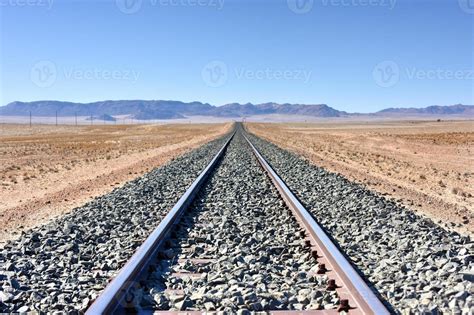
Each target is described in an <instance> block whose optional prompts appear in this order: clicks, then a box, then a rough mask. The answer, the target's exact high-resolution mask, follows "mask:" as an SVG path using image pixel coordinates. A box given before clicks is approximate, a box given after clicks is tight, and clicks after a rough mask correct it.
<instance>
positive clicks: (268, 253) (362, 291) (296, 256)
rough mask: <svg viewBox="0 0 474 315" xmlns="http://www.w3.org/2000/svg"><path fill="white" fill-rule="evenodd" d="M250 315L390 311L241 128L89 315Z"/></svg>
mask: <svg viewBox="0 0 474 315" xmlns="http://www.w3.org/2000/svg"><path fill="white" fill-rule="evenodd" d="M250 190H251V191H250ZM243 309H244V310H248V311H285V312H287V311H296V312H301V311H324V312H327V313H337V312H348V313H349V314H388V313H389V312H388V310H387V309H386V308H385V306H384V305H383V303H382V302H381V301H380V300H379V299H378V298H377V297H376V295H375V294H374V293H373V291H372V290H371V289H370V287H369V286H368V285H367V284H366V283H365V281H364V280H363V279H362V278H361V277H360V276H359V274H358V273H357V271H356V270H355V269H354V268H353V267H352V265H351V264H350V263H349V262H348V261H347V260H346V258H345V257H344V255H343V254H342V253H341V252H340V251H339V250H338V248H337V247H336V246H335V244H334V243H332V241H331V239H330V238H329V237H328V236H327V235H326V234H325V232H324V231H323V230H322V229H321V227H320V226H319V225H318V224H317V223H316V221H315V220H314V219H313V217H312V216H311V215H310V214H309V212H308V211H307V210H306V209H305V208H304V207H303V206H302V205H301V203H300V202H299V201H298V199H297V198H296V197H295V196H294V195H293V193H292V192H291V191H290V190H289V189H288V187H287V186H286V185H285V183H284V182H283V181H282V180H281V178H280V177H279V176H278V175H277V174H276V173H275V172H274V170H273V169H272V168H271V166H270V165H269V164H268V163H267V162H266V161H265V159H264V158H263V157H262V155H261V154H260V153H259V152H258V150H257V149H256V148H255V147H254V145H253V144H252V143H251V142H250V141H249V139H248V138H247V137H246V136H245V132H244V131H243V128H242V127H241V126H240V125H237V127H236V131H235V133H234V134H233V135H232V136H231V137H230V138H229V139H228V140H227V141H226V142H225V144H224V145H223V147H222V148H221V149H220V151H219V152H218V153H217V154H216V156H215V157H214V158H213V159H212V161H211V162H210V163H209V165H208V166H207V167H206V168H205V169H204V171H203V172H202V173H201V174H200V175H199V177H198V178H197V179H196V180H195V181H194V182H193V184H192V185H191V186H190V187H189V189H188V190H187V191H186V192H185V193H184V195H183V196H182V197H181V198H180V199H179V201H178V202H177V204H176V205H175V206H174V207H173V208H172V209H171V210H170V212H169V213H168V214H167V215H166V217H165V218H164V219H163V220H162V221H161V222H160V224H159V225H158V227H157V228H156V229H155V230H154V231H153V232H152V233H151V234H150V236H149V237H148V238H147V239H146V240H145V242H144V243H143V244H142V245H141V246H140V247H139V249H138V250H137V251H136V253H135V254H134V255H133V257H132V258H131V259H130V260H129V261H128V262H127V264H126V265H125V266H124V267H123V268H122V269H121V270H120V272H119V273H118V275H117V276H116V277H115V278H114V279H113V280H112V281H111V282H110V283H109V284H108V286H107V287H106V288H105V290H104V291H103V292H102V294H101V295H100V296H99V297H98V298H97V299H96V300H95V301H94V302H93V304H92V305H91V306H90V307H89V308H88V310H87V314H99V313H127V312H145V313H146V312H154V311H163V310H167V311H192V312H198V313H200V312H205V311H229V312H234V311H236V310H243Z"/></svg>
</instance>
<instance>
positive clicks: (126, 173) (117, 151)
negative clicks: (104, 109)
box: [0, 123, 231, 242]
mask: <svg viewBox="0 0 474 315" xmlns="http://www.w3.org/2000/svg"><path fill="white" fill-rule="evenodd" d="M230 128H231V124H230V123H228V124H179V125H117V126H66V125H59V126H54V125H33V126H32V127H29V126H28V125H19V124H17V125H14V124H0V161H1V163H0V196H1V198H0V226H1V227H2V228H1V229H0V242H4V241H6V240H8V239H12V238H15V237H16V236H17V235H18V234H19V233H21V231H24V230H26V229H28V228H31V227H34V226H37V225H39V224H43V223H46V222H48V221H50V220H52V219H54V218H55V217H58V216H61V215H63V214H65V213H67V212H68V211H70V210H71V209H73V208H74V207H76V206H80V205H82V204H84V203H85V202H87V201H88V200H90V199H92V198H93V197H96V196H99V195H102V194H105V193H107V192H109V191H111V190H112V189H113V188H114V187H117V186H119V185H122V184H123V183H125V182H127V181H129V180H131V179H133V178H136V177H138V176H140V175H142V174H144V173H146V172H148V171H150V170H152V169H153V168H156V167H158V166H160V165H162V164H164V163H166V162H167V161H169V160H171V159H172V158H174V157H176V156H178V155H180V154H183V153H184V152H186V151H189V150H191V149H193V148H196V147H198V146H200V145H202V144H203V143H205V142H208V141H210V140H211V139H214V138H217V137H218V136H220V135H223V134H224V133H225V132H227V131H229V130H230Z"/></svg>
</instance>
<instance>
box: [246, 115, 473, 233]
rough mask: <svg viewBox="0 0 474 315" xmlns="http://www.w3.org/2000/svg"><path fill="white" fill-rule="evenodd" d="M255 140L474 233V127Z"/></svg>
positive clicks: (384, 128)
mask: <svg viewBox="0 0 474 315" xmlns="http://www.w3.org/2000/svg"><path fill="white" fill-rule="evenodd" d="M249 128H250V130H251V131H253V132H255V133H256V134H258V135H260V136H262V137H264V138H266V139H268V140H270V141H272V142H274V143H276V144H278V145H280V146H282V147H284V148H287V149H289V150H292V151H294V152H297V153H299V154H302V155H304V156H305V157H307V158H308V159H310V160H311V161H313V162H314V163H315V164H317V165H320V166H322V167H324V168H326V169H328V170H330V171H334V172H339V173H342V174H344V175H345V176H346V177H348V178H350V179H352V180H355V181H358V182H361V183H364V184H366V185H367V186H369V187H370V188H372V189H374V190H377V191H379V192H381V193H383V194H386V195H391V196H392V197H394V198H396V199H398V200H399V201H400V202H402V203H404V204H405V205H407V206H409V207H410V208H413V209H416V210H418V211H420V212H421V213H423V214H426V215H428V216H430V217H432V218H434V219H436V220H437V221H441V222H451V223H452V224H451V226H452V227H454V228H455V229H457V230H459V231H461V232H463V231H468V232H470V233H472V232H474V224H473V221H474V208H473V206H474V198H473V195H474V185H473V176H474V155H473V151H474V122H472V121H457V122H456V121H452V122H444V121H443V122H436V121H431V122H430V121H424V122H421V121H419V122H413V121H404V122H393V121H392V122H370V123H369V122H361V123H356V122H346V123H335V122H332V123H318V124H250V125H249Z"/></svg>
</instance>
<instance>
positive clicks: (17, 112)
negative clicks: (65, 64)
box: [0, 100, 474, 121]
mask: <svg viewBox="0 0 474 315" xmlns="http://www.w3.org/2000/svg"><path fill="white" fill-rule="evenodd" d="M30 112H31V113H32V114H33V115H34V116H44V117H54V116H55V115H56V114H57V115H58V116H74V115H78V116H89V117H90V116H93V117H94V119H104V117H105V119H106V120H108V121H112V120H113V119H115V118H114V117H116V116H128V117H130V118H135V119H139V120H149V119H176V118H185V117H189V116H213V117H230V118H239V117H245V116H256V115H270V114H276V115H300V116H308V117H354V116H357V117H363V116H382V117H385V116H387V117H390V116H396V117H401V116H407V117H408V116H410V117H413V116H428V115H434V116H440V115H441V116H448V115H458V116H465V117H473V118H474V106H473V105H461V104H458V105H451V106H429V107H426V108H387V109H384V110H381V111H379V112H376V113H374V114H357V113H347V112H344V111H339V110H337V109H334V108H332V107H329V106H328V105H326V104H315V105H305V104H278V103H263V104H256V105H255V104H252V103H247V104H239V103H231V104H226V105H223V106H212V105H210V104H207V103H201V102H191V103H184V102H180V101H162V100H157V101H144V100H128V101H102V102H94V103H72V102H61V101H36V102H13V103H10V104H8V105H6V106H2V107H0V115H2V116H28V115H29V114H30Z"/></svg>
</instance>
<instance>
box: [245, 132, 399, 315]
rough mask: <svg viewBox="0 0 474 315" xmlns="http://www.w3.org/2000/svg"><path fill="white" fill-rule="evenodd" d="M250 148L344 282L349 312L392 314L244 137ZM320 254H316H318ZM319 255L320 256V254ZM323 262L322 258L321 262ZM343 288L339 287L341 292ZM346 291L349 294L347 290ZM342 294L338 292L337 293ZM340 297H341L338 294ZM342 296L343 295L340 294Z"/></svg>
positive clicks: (330, 267) (336, 275)
mask: <svg viewBox="0 0 474 315" xmlns="http://www.w3.org/2000/svg"><path fill="white" fill-rule="evenodd" d="M244 138H245V139H246V140H247V142H248V144H249V145H250V147H251V148H252V150H253V153H254V155H255V156H256V158H257V160H258V161H259V163H260V165H261V166H262V167H263V169H264V170H265V171H266V172H267V174H268V175H269V177H270V179H271V180H272V182H273V183H274V184H275V186H276V187H277V189H278V191H279V192H280V194H281V196H282V198H283V199H284V201H285V203H286V205H287V206H288V207H289V208H290V209H291V211H292V212H293V213H294V214H295V215H296V217H297V218H298V219H299V221H300V222H301V223H302V225H303V227H304V228H305V230H306V231H307V232H308V233H309V236H310V238H311V240H313V242H315V243H316V244H314V245H315V247H316V248H317V249H318V250H320V251H322V253H323V257H322V258H323V259H324V261H325V262H326V263H328V264H329V266H328V267H329V268H328V269H329V270H332V271H333V273H332V275H334V276H335V278H337V279H338V280H340V281H341V282H342V284H343V287H342V288H343V290H342V291H343V292H341V293H342V295H345V296H347V298H348V303H349V305H346V308H347V309H348V310H349V313H362V314H376V315H382V314H390V312H389V311H388V309H387V308H386V307H385V306H384V304H383V303H382V302H381V301H380V300H379V299H378V298H377V296H376V295H375V294H374V292H373V291H372V290H371V289H370V287H369V286H368V285H367V283H366V282H365V281H364V280H363V279H362V278H361V277H360V275H359V274H358V273H357V271H356V270H355V269H354V267H353V266H352V265H351V263H350V262H349V261H348V260H347V259H346V258H345V257H344V255H343V254H342V253H341V252H340V251H339V249H338V248H337V246H336V245H335V244H334V243H333V242H332V241H331V239H330V238H329V237H328V235H327V234H326V233H325V232H324V230H323V229H322V228H321V227H320V226H319V225H318V223H317V222H316V221H315V219H314V218H313V216H312V215H311V214H310V213H309V211H308V210H306V209H305V207H304V206H303V205H302V204H301V203H300V202H299V200H298V198H296V196H295V195H294V194H293V193H292V192H291V190H290V189H289V188H288V186H286V184H285V182H284V181H283V180H282V179H281V178H280V177H279V176H278V174H277V173H276V172H275V171H274V170H273V168H272V167H271V166H270V165H269V164H268V163H267V161H266V160H265V159H264V158H263V156H262V155H261V154H260V152H259V151H258V150H257V148H256V147H255V146H254V145H253V144H252V142H251V141H250V140H249V139H248V138H247V137H246V136H245V135H244ZM315 253H316V251H315ZM318 255H319V254H318ZM318 260H319V258H318ZM340 285H341V284H340V283H339V284H336V286H337V287H339V288H341V286H340ZM344 289H345V290H344ZM336 290H337V291H338V289H336ZM338 293H340V292H339V291H338ZM340 295H341V294H340Z"/></svg>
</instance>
